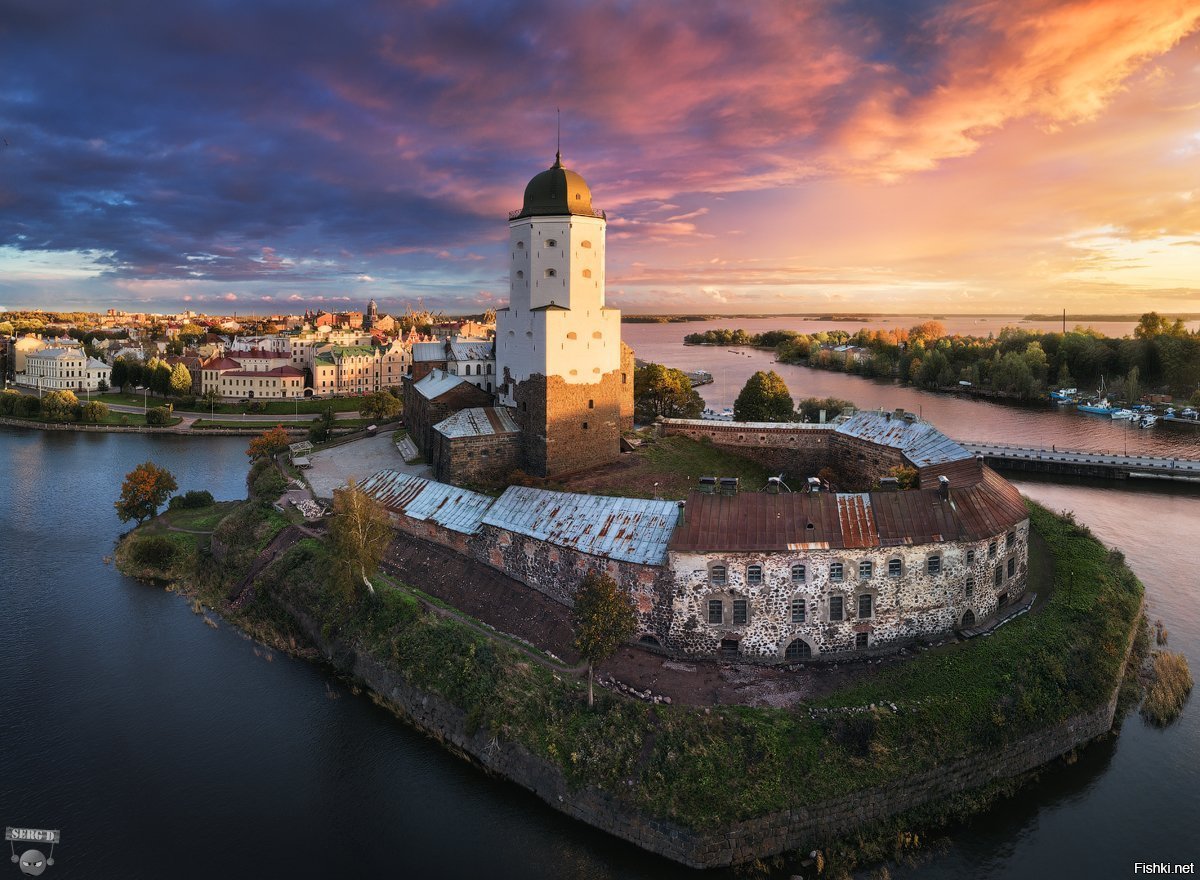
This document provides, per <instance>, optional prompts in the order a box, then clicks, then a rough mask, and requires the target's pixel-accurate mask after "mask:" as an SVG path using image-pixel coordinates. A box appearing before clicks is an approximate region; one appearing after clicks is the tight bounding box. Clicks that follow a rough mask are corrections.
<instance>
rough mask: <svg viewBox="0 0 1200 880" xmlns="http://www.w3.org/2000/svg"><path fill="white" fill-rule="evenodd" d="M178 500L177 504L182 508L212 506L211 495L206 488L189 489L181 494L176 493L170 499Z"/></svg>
mask: <svg viewBox="0 0 1200 880" xmlns="http://www.w3.org/2000/svg"><path fill="white" fill-rule="evenodd" d="M177 499H178V501H179V506H180V507H182V508H184V509H193V508H198V507H212V505H213V503H214V502H213V495H212V492H209V491H208V490H207V489H189V490H188V491H187V492H184V493H183V494H182V495H176V496H175V498H172V499H171V500H172V501H175V500H177Z"/></svg>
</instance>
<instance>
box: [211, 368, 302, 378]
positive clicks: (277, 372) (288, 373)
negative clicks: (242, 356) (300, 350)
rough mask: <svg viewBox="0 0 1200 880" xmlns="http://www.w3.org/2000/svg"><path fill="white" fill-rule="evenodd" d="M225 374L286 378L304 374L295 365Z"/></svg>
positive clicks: (227, 374) (235, 371) (234, 371)
mask: <svg viewBox="0 0 1200 880" xmlns="http://www.w3.org/2000/svg"><path fill="white" fill-rule="evenodd" d="M224 375H226V376H283V377H287V378H295V377H299V376H303V375H304V371H303V370H297V369H296V368H295V367H275V369H273V370H233V371H231V372H229V373H225V374H224Z"/></svg>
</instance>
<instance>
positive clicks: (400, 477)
mask: <svg viewBox="0 0 1200 880" xmlns="http://www.w3.org/2000/svg"><path fill="white" fill-rule="evenodd" d="M360 488H362V490H363V491H364V492H367V493H369V494H370V495H372V496H373V497H375V498H377V499H378V500H379V501H380V502H381V503H382V504H383V506H384V507H386V508H387V509H388V510H390V511H393V512H394V513H399V514H402V515H404V516H407V517H410V518H412V519H416V520H421V521H422V522H425V521H433V522H435V523H437V524H438V525H440V526H445V527H446V528H448V529H451V530H452V531H455V532H462V533H463V534H466V535H473V534H475V533H476V532H478V531H479V523H480V519H481V517H482V516H483V514H484V513H485V512H486V511H487V509H488V507H489V506H491V504H492V500H493V499H492V498H491V497H489V496H487V495H480V494H479V493H478V492H470V491H468V490H466V489H460V488H459V487H458V486H451V485H449V484H448V483H435V482H434V481H433V480H426V479H424V478H423V477H414V476H412V475H411V474H406V473H403V472H401V471H392V470H387V471H380V472H379V473H377V474H373V475H372V476H370V477H369V478H367V479H366V480H364V481H363V482H362V484H361V487H360Z"/></svg>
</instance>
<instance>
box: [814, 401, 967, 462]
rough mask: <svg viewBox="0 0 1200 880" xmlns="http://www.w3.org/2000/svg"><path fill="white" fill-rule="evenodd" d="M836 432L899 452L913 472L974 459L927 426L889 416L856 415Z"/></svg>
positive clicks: (940, 433) (939, 432)
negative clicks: (909, 463)
mask: <svg viewBox="0 0 1200 880" xmlns="http://www.w3.org/2000/svg"><path fill="white" fill-rule="evenodd" d="M836 430H837V432H838V433H839V434H844V435H846V436H848V437H857V438H859V439H860V440H865V441H867V442H868V443H877V444H879V445H880V446H888V447H891V448H893V449H898V450H900V452H902V453H903V454H904V457H905V458H907V459H908V460H909V461H910V462H911V463H912V466H913V467H916V468H923V467H929V466H931V465H937V464H945V463H949V462H952V461H961V460H963V459H969V458H973V456H972V454H971V453H970V452H968V451H967V450H966V449H964V448H963V447H962V446H960V445H959V444H958V443H956V442H955V441H953V440H951V439H950V438H949V437H947V436H946V435H945V434H943V433H942V432H941V431H939V430H938V429H937V428H935V427H934V426H933V425H931V424H929V422H922V421H915V422H910V421H908V420H906V419H897V418H894V417H890V414H889V413H881V412H857V413H855V414H854V415H852V416H850V418H848V419H847V420H846V421H844V422H843V423H842V424H840V425H838V426H837V429H836Z"/></svg>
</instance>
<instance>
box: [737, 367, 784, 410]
mask: <svg viewBox="0 0 1200 880" xmlns="http://www.w3.org/2000/svg"><path fill="white" fill-rule="evenodd" d="M794 407H795V404H794V403H793V402H792V395H791V394H790V393H788V388H787V385H785V384H784V382H783V379H782V377H780V375H779V374H778V373H776V372H775V371H774V370H771V371H769V372H763V371H762V370H759V371H758V372H757V373H755V374H754V375H753V376H751V377H750V378H749V379H747V380H746V384H745V386H744V387H743V388H742V391H741V393H740V394H738V396H737V400H735V401H734V402H733V417H734V418H735V419H737V421H739V422H791V421H795V418H796V413H795V409H794Z"/></svg>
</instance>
